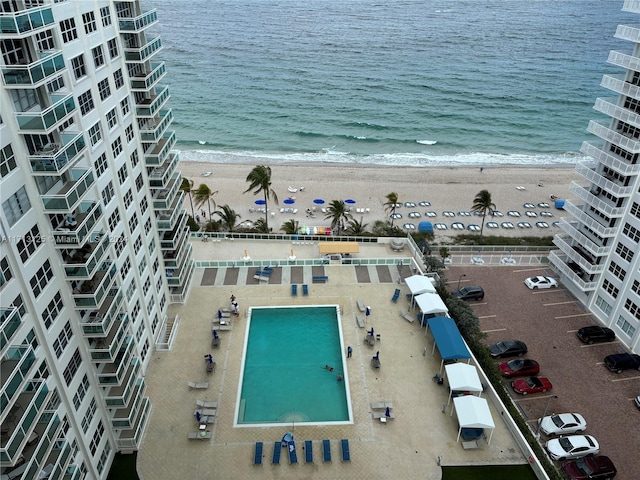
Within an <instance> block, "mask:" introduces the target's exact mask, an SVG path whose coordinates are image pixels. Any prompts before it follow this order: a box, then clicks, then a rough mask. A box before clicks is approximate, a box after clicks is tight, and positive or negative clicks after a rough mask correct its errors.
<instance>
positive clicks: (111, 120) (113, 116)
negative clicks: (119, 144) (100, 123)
mask: <svg viewBox="0 0 640 480" xmlns="http://www.w3.org/2000/svg"><path fill="white" fill-rule="evenodd" d="M117 124H118V115H117V113H116V109H115V108H113V109H111V110H109V111H108V112H107V125H108V126H109V130H111V129H112V128H113V127H115V126H116V125H117Z"/></svg>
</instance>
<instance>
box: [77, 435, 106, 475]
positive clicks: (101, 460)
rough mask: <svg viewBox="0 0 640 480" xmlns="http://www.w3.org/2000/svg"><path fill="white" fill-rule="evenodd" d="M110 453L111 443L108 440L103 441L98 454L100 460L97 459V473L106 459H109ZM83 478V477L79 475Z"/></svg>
mask: <svg viewBox="0 0 640 480" xmlns="http://www.w3.org/2000/svg"><path fill="white" fill-rule="evenodd" d="M110 453H111V445H110V444H109V442H107V443H105V445H104V448H103V449H102V454H101V455H100V460H98V473H102V471H103V470H104V467H105V466H106V465H107V460H109V454H110ZM80 478H83V477H80Z"/></svg>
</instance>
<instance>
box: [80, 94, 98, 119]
mask: <svg viewBox="0 0 640 480" xmlns="http://www.w3.org/2000/svg"><path fill="white" fill-rule="evenodd" d="M78 105H80V113H82V115H83V116H84V115H86V114H87V113H89V112H90V111H91V110H93V109H94V108H95V105H94V104H93V96H91V90H87V91H86V92H84V93H82V94H81V95H80V96H79V97H78Z"/></svg>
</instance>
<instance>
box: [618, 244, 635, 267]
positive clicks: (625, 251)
mask: <svg viewBox="0 0 640 480" xmlns="http://www.w3.org/2000/svg"><path fill="white" fill-rule="evenodd" d="M616 253H617V254H618V255H620V257H622V259H624V260H626V261H627V262H631V259H632V258H633V251H631V249H629V248H627V247H625V246H624V245H623V244H622V243H618V245H616Z"/></svg>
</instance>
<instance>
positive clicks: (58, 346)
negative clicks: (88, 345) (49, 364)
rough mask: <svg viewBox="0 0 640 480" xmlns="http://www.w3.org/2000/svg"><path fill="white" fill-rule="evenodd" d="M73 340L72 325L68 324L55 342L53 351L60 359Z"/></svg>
mask: <svg viewBox="0 0 640 480" xmlns="http://www.w3.org/2000/svg"><path fill="white" fill-rule="evenodd" d="M72 338H73V332H72V331H71V323H69V322H67V323H66V324H65V326H64V328H63V329H62V331H61V332H60V334H59V335H58V338H56V340H55V342H53V350H54V352H56V356H57V357H58V358H60V356H61V355H62V353H63V352H64V349H65V348H67V345H69V342H70V341H71V339H72Z"/></svg>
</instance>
